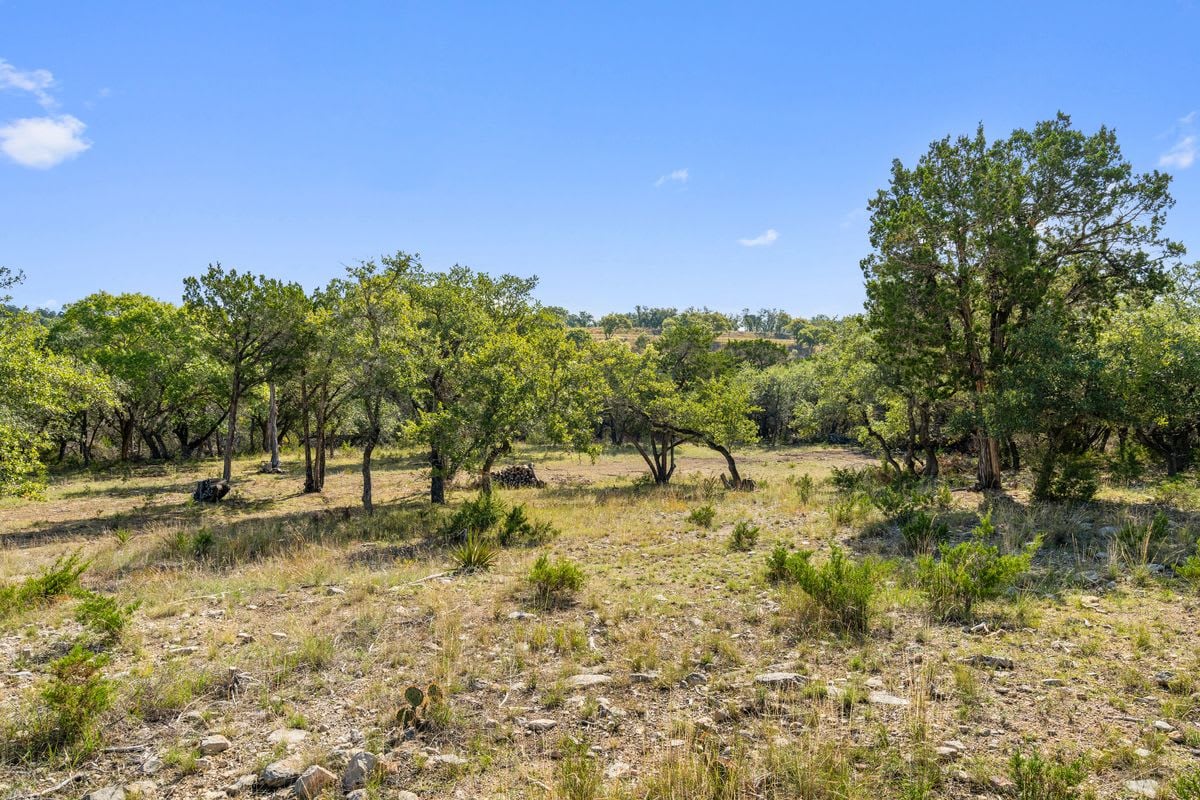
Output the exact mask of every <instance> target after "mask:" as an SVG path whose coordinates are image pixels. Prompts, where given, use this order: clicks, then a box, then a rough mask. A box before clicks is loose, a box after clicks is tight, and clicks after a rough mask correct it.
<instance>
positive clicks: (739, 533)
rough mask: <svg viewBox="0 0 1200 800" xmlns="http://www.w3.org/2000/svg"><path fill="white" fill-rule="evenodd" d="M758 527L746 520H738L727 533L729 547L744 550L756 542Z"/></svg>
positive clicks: (736, 550)
mask: <svg viewBox="0 0 1200 800" xmlns="http://www.w3.org/2000/svg"><path fill="white" fill-rule="evenodd" d="M758 534H759V527H758V526H757V525H754V524H752V523H750V522H747V521H746V520H738V522H737V524H736V525H734V526H733V532H732V533H730V534H729V549H730V550H733V551H735V552H742V553H744V552H746V551H748V550H751V549H753V548H754V545H755V544H757V543H758Z"/></svg>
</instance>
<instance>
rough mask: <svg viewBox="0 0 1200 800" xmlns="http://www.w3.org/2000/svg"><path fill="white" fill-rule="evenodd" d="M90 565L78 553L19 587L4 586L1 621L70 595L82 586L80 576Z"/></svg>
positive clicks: (0, 590) (59, 560)
mask: <svg viewBox="0 0 1200 800" xmlns="http://www.w3.org/2000/svg"><path fill="white" fill-rule="evenodd" d="M90 565H91V562H90V561H85V560H83V558H82V557H81V556H80V554H79V553H78V551H77V552H74V553H71V554H69V555H66V556H59V557H58V558H56V559H55V560H54V563H53V564H51V565H50V566H49V567H44V568H43V569H42V570H41V571H40V572H38V574H37V575H34V576H32V577H29V578H26V579H25V580H23V581H21V583H19V584H17V585H9V586H3V587H0V619H3V618H4V617H6V616H9V615H11V614H14V613H17V612H18V611H23V610H25V609H29V608H34V607H36V606H40V605H44V604H46V603H48V602H50V601H51V600H54V599H56V598H59V597H62V596H63V595H66V594H69V593H70V592H72V591H74V590H75V589H77V588H78V587H79V576H80V575H82V574H83V573H84V571H85V570H86V569H87V568H88V567H89V566H90Z"/></svg>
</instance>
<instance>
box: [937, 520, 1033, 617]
mask: <svg viewBox="0 0 1200 800" xmlns="http://www.w3.org/2000/svg"><path fill="white" fill-rule="evenodd" d="M994 531H995V529H994V528H993V527H992V522H991V515H990V514H989V515H984V517H983V519H982V520H981V521H980V523H979V525H978V526H977V527H976V528H975V531H974V535H973V537H972V539H971V541H968V542H962V543H961V544H956V545H954V546H953V547H950V546H949V545H947V544H943V545H941V547H940V548H939V551H940V554H941V558H940V559H938V558H935V557H934V556H933V555H924V556H920V557H919V558H918V559H917V584H918V585H919V586H920V587H921V589H922V591H924V592H925V594H926V596H927V597H928V598H929V603H930V606H931V607H932V610H933V613H934V615H935V616H937V617H939V618H941V619H943V620H959V621H962V622H966V621H969V620H970V619H971V614H972V611H973V610H974V606H975V604H976V603H977V602H979V601H981V600H990V599H992V598H996V597H999V596H1000V595H1001V594H1002V593H1003V592H1004V591H1005V590H1006V589H1008V588H1009V587H1010V586H1012V585H1013V583H1014V582H1015V581H1016V580H1017V578H1019V577H1021V576H1022V575H1024V574H1025V573H1026V572H1028V571H1029V565H1030V563H1031V562H1032V560H1033V556H1034V553H1036V552H1037V550H1038V548H1039V547H1041V543H1042V540H1041V537H1040V536H1039V537H1038V538H1037V539H1035V540H1034V541H1032V542H1030V543H1029V544H1027V545H1026V546H1025V547H1024V549H1023V550H1022V551H1021V552H1020V553H1015V554H1010V555H1001V554H1000V550H999V548H997V547H996V546H995V545H991V544H988V543H987V540H988V539H989V538H991V535H992V534H993V533H994Z"/></svg>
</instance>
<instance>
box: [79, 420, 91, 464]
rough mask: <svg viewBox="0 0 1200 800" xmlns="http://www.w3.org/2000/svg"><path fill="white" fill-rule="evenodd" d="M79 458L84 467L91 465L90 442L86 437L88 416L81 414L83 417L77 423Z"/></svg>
mask: <svg viewBox="0 0 1200 800" xmlns="http://www.w3.org/2000/svg"><path fill="white" fill-rule="evenodd" d="M79 456H80V458H82V459H83V465H84V466H85V467H88V466H91V464H92V440H91V438H90V437H89V436H88V415H87V412H86V411H84V412H83V416H82V418H81V419H80V421H79Z"/></svg>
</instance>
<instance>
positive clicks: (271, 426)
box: [267, 381, 279, 472]
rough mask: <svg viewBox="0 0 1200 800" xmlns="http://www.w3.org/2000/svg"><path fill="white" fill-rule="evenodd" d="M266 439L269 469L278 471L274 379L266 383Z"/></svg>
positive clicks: (277, 412)
mask: <svg viewBox="0 0 1200 800" xmlns="http://www.w3.org/2000/svg"><path fill="white" fill-rule="evenodd" d="M268 391H269V392H270V400H269V401H268V403H267V406H268V407H267V441H268V443H269V444H270V445H271V471H272V472H278V471H279V404H278V403H277V402H276V401H275V381H271V382H270V384H268Z"/></svg>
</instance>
